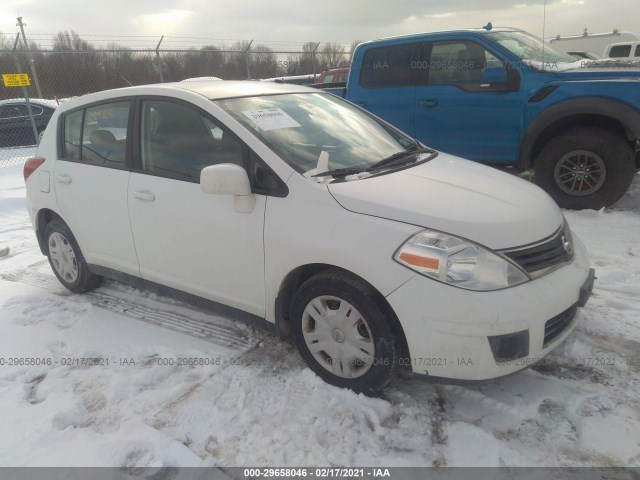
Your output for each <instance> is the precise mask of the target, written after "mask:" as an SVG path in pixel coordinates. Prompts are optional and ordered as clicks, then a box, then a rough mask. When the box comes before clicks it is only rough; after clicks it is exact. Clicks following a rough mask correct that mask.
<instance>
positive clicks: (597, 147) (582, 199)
mask: <svg viewBox="0 0 640 480" xmlns="http://www.w3.org/2000/svg"><path fill="white" fill-rule="evenodd" d="M534 171H535V178H536V183H537V184H538V185H539V186H540V187H542V188H543V189H544V190H545V191H546V192H547V193H548V194H549V195H551V197H552V198H553V199H554V200H555V201H556V203H557V204H558V205H559V206H560V207H562V208H569V209H573V210H581V209H584V208H590V209H594V210H598V209H600V208H602V207H608V206H610V205H612V204H613V203H615V202H616V201H617V200H618V199H619V198H620V197H622V195H624V193H625V192H626V191H627V189H628V188H629V185H631V182H632V180H633V174H634V172H635V166H634V161H633V151H632V150H631V147H630V146H629V145H628V144H627V142H625V140H624V139H623V138H622V137H620V136H618V135H616V134H615V133H613V132H611V131H609V130H605V129H603V128H598V127H582V128H576V129H573V130H569V131H567V132H565V133H562V134H560V135H558V136H557V137H555V138H553V139H551V140H550V141H549V142H548V143H547V144H546V145H545V146H544V147H543V148H542V150H541V151H540V155H539V156H538V158H537V159H536V162H535V165H534Z"/></svg>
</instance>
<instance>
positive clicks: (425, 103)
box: [419, 98, 438, 108]
mask: <svg viewBox="0 0 640 480" xmlns="http://www.w3.org/2000/svg"><path fill="white" fill-rule="evenodd" d="M419 104H420V106H421V107H422V108H432V107H437V106H438V100H436V99H435V98H423V99H422V100H420V102H419Z"/></svg>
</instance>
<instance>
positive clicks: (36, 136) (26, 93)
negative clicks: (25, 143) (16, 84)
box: [13, 33, 40, 145]
mask: <svg viewBox="0 0 640 480" xmlns="http://www.w3.org/2000/svg"><path fill="white" fill-rule="evenodd" d="M19 40H20V34H19V33H18V34H16V41H15V42H14V44H13V58H14V60H15V62H16V68H17V69H18V73H21V72H22V65H20V57H19V56H18V52H17V51H16V49H17V48H18V41H19ZM21 88H22V95H24V101H25V102H26V103H27V111H28V112H29V120H30V121H31V129H32V130H33V137H34V139H35V144H36V145H39V144H40V135H39V134H38V128H37V127H36V121H35V118H34V116H33V109H32V108H31V102H30V101H29V91H28V90H27V87H25V86H22V87H21Z"/></svg>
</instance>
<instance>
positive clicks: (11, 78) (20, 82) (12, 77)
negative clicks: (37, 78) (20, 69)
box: [2, 73, 31, 87]
mask: <svg viewBox="0 0 640 480" xmlns="http://www.w3.org/2000/svg"><path fill="white" fill-rule="evenodd" d="M2 81H3V83H4V86H5V87H28V86H29V85H31V82H30V81H29V75H27V74H26V73H3V74H2Z"/></svg>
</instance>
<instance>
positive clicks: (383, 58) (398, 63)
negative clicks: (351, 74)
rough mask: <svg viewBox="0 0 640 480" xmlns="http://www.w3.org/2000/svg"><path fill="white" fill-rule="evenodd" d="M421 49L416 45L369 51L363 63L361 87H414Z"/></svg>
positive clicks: (394, 46)
mask: <svg viewBox="0 0 640 480" xmlns="http://www.w3.org/2000/svg"><path fill="white" fill-rule="evenodd" d="M419 49H420V44H419V43H415V44H405V45H393V46H388V47H380V48H372V49H370V50H368V51H367V52H366V53H365V54H364V59H363V61H362V70H361V72H360V85H361V86H362V87H364V88H380V87H408V86H410V85H412V84H413V78H414V76H415V75H414V73H413V72H415V71H416V65H415V63H416V61H417V60H416V59H417V57H418V51H419ZM412 63H413V64H412Z"/></svg>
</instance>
